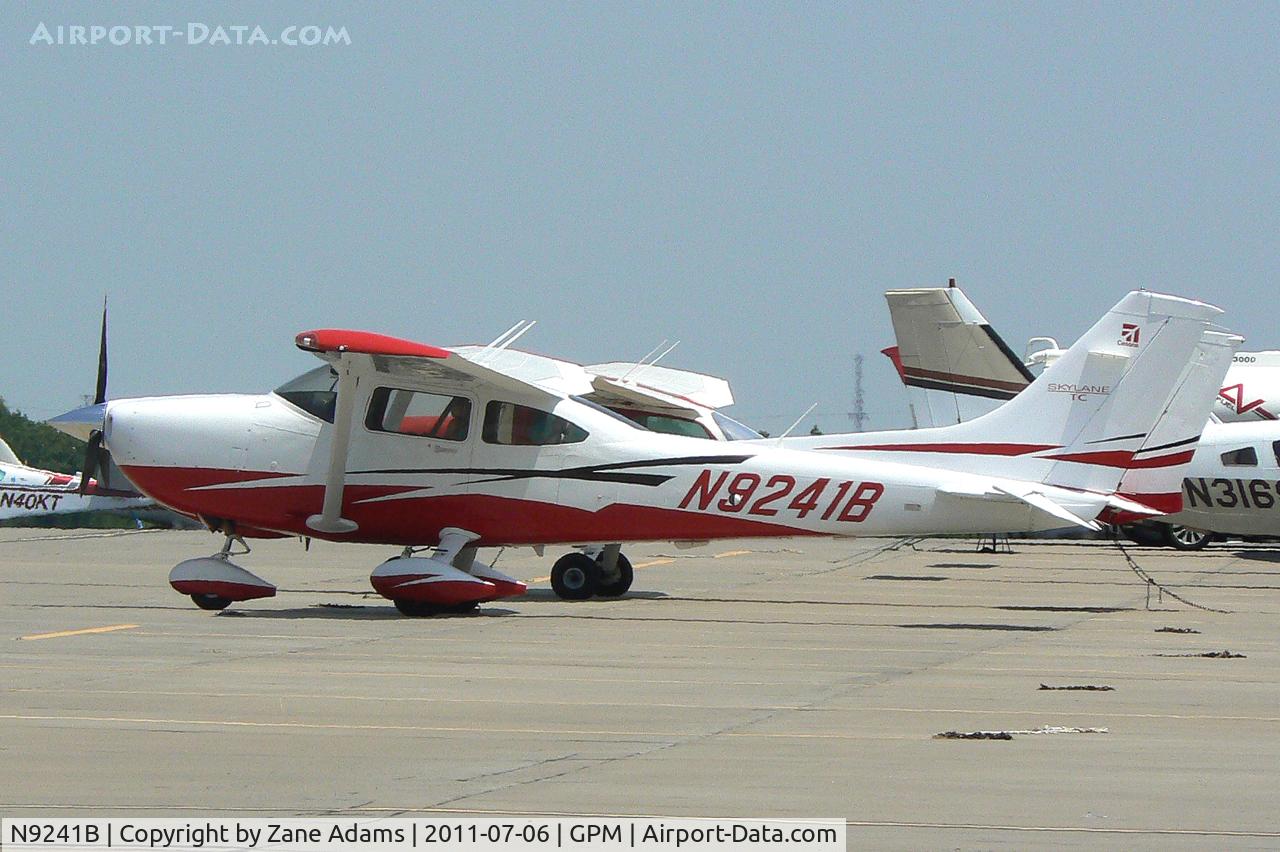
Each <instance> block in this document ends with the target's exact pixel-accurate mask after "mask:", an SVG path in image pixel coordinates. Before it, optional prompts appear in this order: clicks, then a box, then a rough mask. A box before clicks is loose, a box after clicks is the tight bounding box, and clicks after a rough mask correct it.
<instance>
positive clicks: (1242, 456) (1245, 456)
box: [1222, 447, 1258, 467]
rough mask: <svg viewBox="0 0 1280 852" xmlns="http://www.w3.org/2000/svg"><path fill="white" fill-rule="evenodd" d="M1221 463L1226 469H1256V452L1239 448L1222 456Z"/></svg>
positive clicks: (1251, 448) (1251, 449)
mask: <svg viewBox="0 0 1280 852" xmlns="http://www.w3.org/2000/svg"><path fill="white" fill-rule="evenodd" d="M1222 463H1223V464H1224V465H1226V466H1227V467H1257V466H1258V451H1257V450H1255V449H1254V448H1253V447H1241V448H1240V449H1238V450H1229V451H1228V452H1225V453H1223V454H1222Z"/></svg>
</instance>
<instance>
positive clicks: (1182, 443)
mask: <svg viewBox="0 0 1280 852" xmlns="http://www.w3.org/2000/svg"><path fill="white" fill-rule="evenodd" d="M1199 440H1200V436H1199V435H1196V436H1195V437H1194V438H1187V439H1186V440H1185V441H1174V442H1173V443H1171V444H1161V445H1160V446H1158V447H1143V448H1142V449H1140V450H1138V451H1137V453H1154V452H1155V451H1156V450H1172V449H1173V448H1174V447H1185V446H1186V445H1187V444H1194V443H1195V442H1196V441H1199ZM1135 455H1136V453H1135Z"/></svg>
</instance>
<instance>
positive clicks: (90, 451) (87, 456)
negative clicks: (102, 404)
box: [76, 430, 102, 494]
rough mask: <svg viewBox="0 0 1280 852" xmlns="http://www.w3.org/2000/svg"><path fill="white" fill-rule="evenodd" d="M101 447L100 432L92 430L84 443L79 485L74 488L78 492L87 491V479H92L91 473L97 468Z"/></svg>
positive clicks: (85, 492) (84, 492)
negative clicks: (87, 440)
mask: <svg viewBox="0 0 1280 852" xmlns="http://www.w3.org/2000/svg"><path fill="white" fill-rule="evenodd" d="M101 449H102V433H101V432H99V431H97V430H94V431H93V432H92V433H90V435H89V442H88V443H87V444H85V445H84V465H83V470H81V472H80V487H79V488H78V489H76V490H77V491H78V492H79V493H80V494H87V493H89V480H91V479H93V474H94V472H95V471H96V470H97V468H98V461H99V459H100V458H101V454H100V450H101Z"/></svg>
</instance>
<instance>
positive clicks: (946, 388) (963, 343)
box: [884, 287, 1035, 426]
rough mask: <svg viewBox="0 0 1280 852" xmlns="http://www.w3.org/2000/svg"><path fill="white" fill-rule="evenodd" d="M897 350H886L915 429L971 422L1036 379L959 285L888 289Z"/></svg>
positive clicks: (887, 295)
mask: <svg viewBox="0 0 1280 852" xmlns="http://www.w3.org/2000/svg"><path fill="white" fill-rule="evenodd" d="M884 297H885V300H886V301H887V302H888V303H889V318H890V319H891V320H892V322H893V333H894V336H895V338H896V339H897V344H898V345H897V347H896V350H893V351H891V350H885V354H886V355H888V356H889V357H890V358H891V359H892V360H893V362H894V366H895V367H896V368H897V370H898V375H899V377H900V378H901V379H902V383H903V384H904V385H906V386H907V388H908V393H909V394H910V396H911V408H912V414H913V416H914V418H915V420H916V423H917V425H919V426H945V425H950V424H955V423H963V422H964V421H965V420H972V419H973V418H975V417H979V416H981V415H983V414H985V413H987V412H988V411H991V410H992V409H994V408H995V407H996V406H997V405H999V404H1000V403H1001V402H1002V401H1004V400H1009V399H1013V398H1014V397H1015V396H1017V395H1018V393H1019V392H1021V391H1022V389H1023V388H1025V387H1026V386H1027V385H1029V384H1031V382H1032V381H1034V380H1035V376H1033V375H1032V374H1031V372H1030V371H1029V370H1028V369H1027V368H1026V367H1025V366H1024V365H1023V363H1022V361H1020V360H1019V359H1018V357H1017V356H1016V355H1014V354H1013V350H1012V349H1010V348H1009V345H1008V344H1007V343H1005V342H1004V340H1002V339H1001V338H1000V335H998V334H996V332H995V331H994V330H993V329H992V328H991V325H990V324H989V323H988V322H987V320H986V317H984V316H983V315H982V313H981V312H979V311H978V309H977V308H976V307H974V305H973V303H972V302H970V301H969V299H968V298H967V297H966V296H965V294H964V292H963V291H962V290H960V289H959V288H958V287H947V288H945V289H942V288H932V289H922V290H890V291H889V292H887V293H885V294H884Z"/></svg>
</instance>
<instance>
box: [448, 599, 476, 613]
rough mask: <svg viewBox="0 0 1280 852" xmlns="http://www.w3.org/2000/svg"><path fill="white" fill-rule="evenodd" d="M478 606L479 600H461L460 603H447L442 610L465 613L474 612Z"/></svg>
mask: <svg viewBox="0 0 1280 852" xmlns="http://www.w3.org/2000/svg"><path fill="white" fill-rule="evenodd" d="M479 608H480V601H463V602H462V603H456V604H449V605H448V606H446V607H445V608H444V611H445V612H447V613H450V614H452V615H466V614H467V613H469V612H475V611H476V610H478V609H479Z"/></svg>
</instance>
